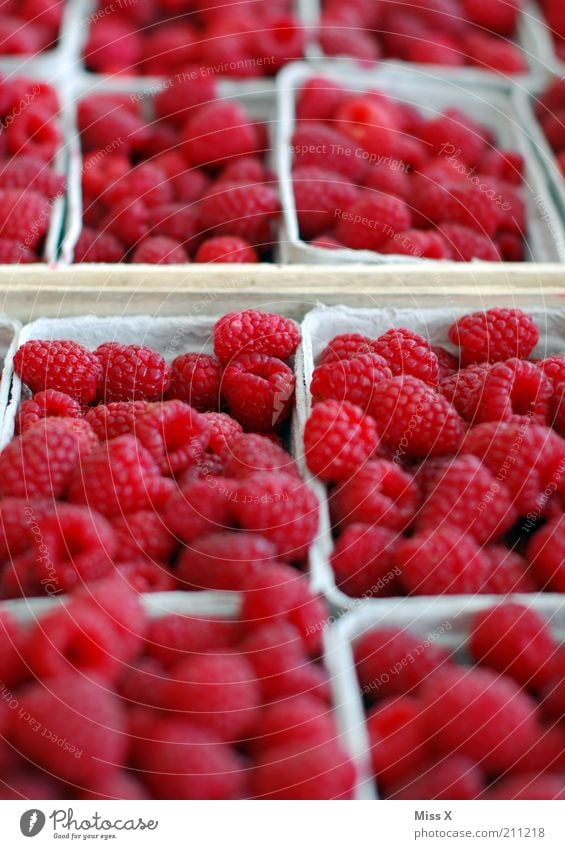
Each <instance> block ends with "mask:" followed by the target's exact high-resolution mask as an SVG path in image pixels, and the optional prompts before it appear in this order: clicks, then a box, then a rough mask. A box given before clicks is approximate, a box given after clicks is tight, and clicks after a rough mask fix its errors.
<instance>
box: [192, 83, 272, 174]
mask: <svg viewBox="0 0 565 849" xmlns="http://www.w3.org/2000/svg"><path fill="white" fill-rule="evenodd" d="M181 145H182V151H183V153H184V155H185V156H186V158H187V161H188V163H189V164H190V165H192V166H195V165H196V166H201V165H205V166H207V167H209V168H222V167H223V166H224V165H226V163H227V162H229V161H230V160H231V159H233V158H235V157H237V156H244V155H246V154H252V153H255V152H257V151H259V138H258V135H257V131H256V129H255V126H254V124H253V123H252V122H251V120H250V118H249V116H248V115H247V112H246V110H245V109H244V107H243V106H242V105H241V104H239V103H237V102H236V101H233V100H231V101H226V100H224V101H222V100H220V101H215V102H212V103H206V104H204V105H203V106H200V108H199V109H197V110H195V111H194V113H193V114H192V115H190V116H189V117H188V119H187V121H186V123H185V125H184V127H183V130H182V134H181Z"/></svg>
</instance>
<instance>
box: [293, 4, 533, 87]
mask: <svg viewBox="0 0 565 849" xmlns="http://www.w3.org/2000/svg"><path fill="white" fill-rule="evenodd" d="M322 7H323V0H299V10H300V15H301V19H302V22H303V24H304V25H305V26H307V27H308V28H309V30H310V33H311V37H310V39H309V42H308V46H307V48H306V58H307V59H309V60H311V61H312V62H313V63H314V64H318V63H319V62H320V61H325V62H328V61H329V62H331V61H334V62H336V61H343V60H344V59H346V61H347V62H348V64H349V65H350V66H351V68H352V69H355V68H359V67H361V66H366V65H367V62H361V61H359V60H356V59H353V58H349V59H347V57H332V56H329V55H328V54H327V53H325V52H324V49H323V47H322V46H321V44H320V40H319V38H318V36H317V30H318V27H319V23H320V15H321V12H322ZM543 29H544V25H543V23H542V22H541V21H540V20H539V17H538V15H537V14H536V9H535V7H533V6H532V5H531V3H529V2H528V3H526V4H524V6H523V9H522V14H521V16H520V21H519V24H518V32H517V37H516V39H515V42H516V44H517V45H518V47H520V48H521V49H522V53H523V55H524V58H525V60H526V63H527V65H528V71H527V72H526V73H522V74H513V75H511V76H510V75H508V74H503V73H496V72H495V71H488V70H483V69H481V68H480V67H477V66H473V65H463V66H455V67H454V66H449V65H431V64H430V65H423V64H420V63H416V62H406V61H404V60H402V59H383V60H380V61H379V62H378V63H375V65H377V64H378V66H379V67H383V68H392V69H399V70H401V71H403V72H404V73H413V74H426V75H427V76H428V77H430V78H433V79H446V78H449V79H450V80H453V81H455V82H457V83H461V84H464V85H471V86H474V85H490V86H493V87H496V88H499V89H500V88H504V87H509V86H511V85H512V83H513V82H516V83H519V84H520V85H528V84H530V83H531V82H533V81H534V80H536V79H539V78H540V76H543V73H544V70H545V62H546V61H547V55H549V54H548V53H547V52H544V51H543ZM540 31H541V35H540Z"/></svg>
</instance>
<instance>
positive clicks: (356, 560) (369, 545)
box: [331, 522, 397, 598]
mask: <svg viewBox="0 0 565 849" xmlns="http://www.w3.org/2000/svg"><path fill="white" fill-rule="evenodd" d="M395 539H396V536H395V534H394V532H393V531H391V530H389V529H388V528H380V527H372V526H371V525H366V524H362V523H360V522H356V523H353V524H350V525H348V526H347V527H346V528H345V530H344V531H343V533H342V534H340V536H339V537H338V539H337V542H336V544H335V547H334V550H333V553H332V556H331V567H332V569H333V572H334V576H335V582H336V585H337V587H338V589H340V590H341V591H342V592H344V593H345V594H346V595H349V596H352V597H353V598H380V597H385V596H391V595H394V594H395V591H396V589H397V585H396V581H395V578H396V575H395V571H394V563H393V558H392V546H393V543H394V541H395Z"/></svg>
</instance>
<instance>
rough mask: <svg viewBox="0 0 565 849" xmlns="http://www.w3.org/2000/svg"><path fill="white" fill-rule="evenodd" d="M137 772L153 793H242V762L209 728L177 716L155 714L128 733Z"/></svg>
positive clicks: (208, 796)
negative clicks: (139, 730)
mask: <svg viewBox="0 0 565 849" xmlns="http://www.w3.org/2000/svg"><path fill="white" fill-rule="evenodd" d="M134 759H135V761H136V763H137V765H138V767H139V769H140V770H141V772H140V773H139V774H140V777H142V778H143V781H144V783H145V784H147V785H148V787H149V789H150V790H151V792H152V793H153V794H154V796H155V797H156V798H161V799H215V800H218V799H241V798H243V797H245V796H246V795H247V773H246V764H245V761H244V760H243V758H242V757H241V755H239V754H238V753H237V752H236V751H235V749H233V748H232V747H231V746H227V745H225V743H222V742H221V740H220V738H219V737H218V736H217V735H216V734H214V732H213V731H208V730H207V729H205V728H198V727H197V726H195V725H193V724H191V723H190V722H186V720H181V719H168V718H167V719H161V718H159V719H156V720H154V722H153V723H152V724H151V726H150V727H149V728H148V729H147V731H146V732H145V733H144V735H143V738H140V739H138V740H136V739H135V738H134Z"/></svg>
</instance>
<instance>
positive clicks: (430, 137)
mask: <svg viewBox="0 0 565 849" xmlns="http://www.w3.org/2000/svg"><path fill="white" fill-rule="evenodd" d="M420 135H421V138H422V141H423V142H424V144H425V145H426V147H427V148H428V150H429V153H430V156H433V155H436V156H446V157H448V156H452V155H453V156H456V159H457V162H459V163H462V164H463V165H466V166H472V165H478V163H479V162H480V160H481V156H482V154H483V151H484V149H485V138H484V135H483V130H482V128H481V127H480V126H479V125H478V124H475V123H473V121H471V120H470V119H469V118H468V117H467V116H466V115H464V114H463V113H462V112H459V110H457V109H450V110H447V111H446V112H444V113H443V115H439V116H438V117H437V118H434V120H433V121H428V122H427V123H425V124H424V125H423V127H422V128H421V129H420Z"/></svg>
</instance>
